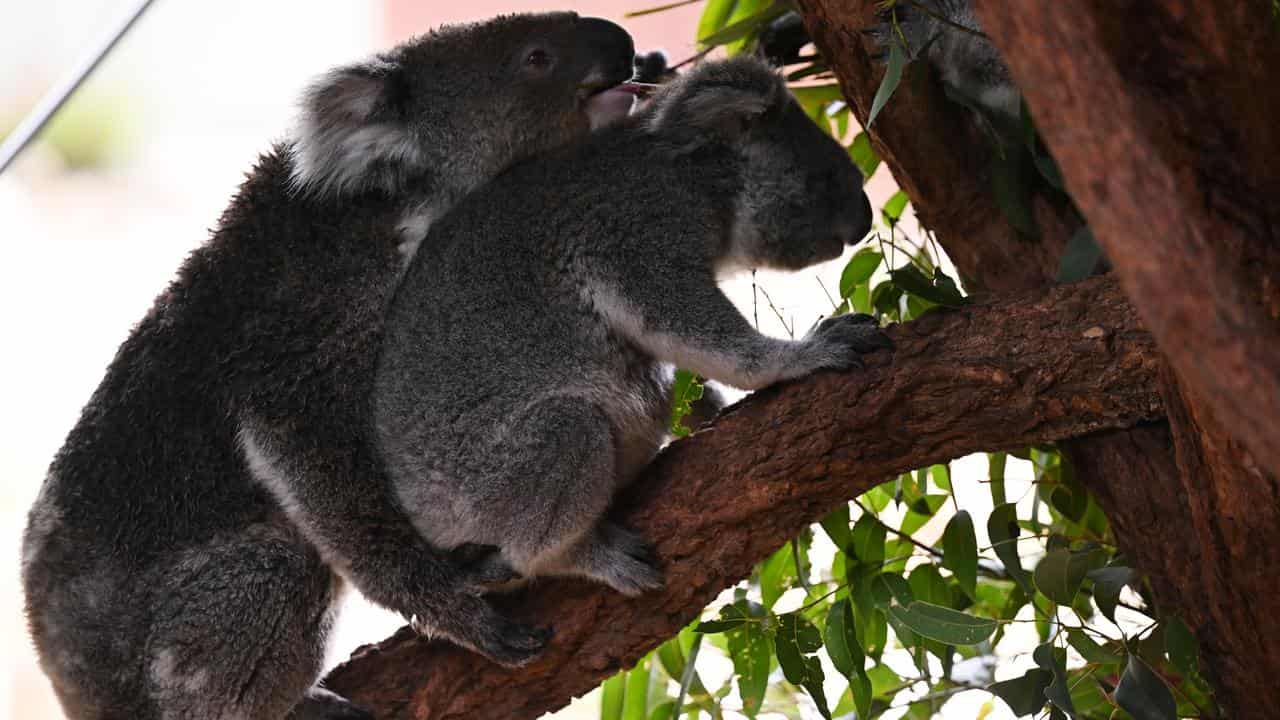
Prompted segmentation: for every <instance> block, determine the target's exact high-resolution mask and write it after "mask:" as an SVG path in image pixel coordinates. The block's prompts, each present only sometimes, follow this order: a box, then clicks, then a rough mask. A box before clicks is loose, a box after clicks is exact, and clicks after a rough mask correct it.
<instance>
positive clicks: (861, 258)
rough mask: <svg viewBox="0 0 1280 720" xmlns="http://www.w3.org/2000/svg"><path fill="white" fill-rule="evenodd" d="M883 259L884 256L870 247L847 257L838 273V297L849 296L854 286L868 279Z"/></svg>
mask: <svg viewBox="0 0 1280 720" xmlns="http://www.w3.org/2000/svg"><path fill="white" fill-rule="evenodd" d="M883 261H884V256H883V255H881V254H880V251H878V250H873V249H871V248H864V249H862V250H859V251H858V252H857V253H855V254H854V256H853V257H851V258H849V262H848V263H847V264H846V265H845V266H844V272H842V273H840V297H842V298H847V297H849V296H850V295H852V294H853V290H854V288H855V287H857V286H858V285H861V284H863V283H866V282H867V281H868V280H870V279H871V276H872V274H874V273H875V271H876V268H878V267H880V263H882V262H883Z"/></svg>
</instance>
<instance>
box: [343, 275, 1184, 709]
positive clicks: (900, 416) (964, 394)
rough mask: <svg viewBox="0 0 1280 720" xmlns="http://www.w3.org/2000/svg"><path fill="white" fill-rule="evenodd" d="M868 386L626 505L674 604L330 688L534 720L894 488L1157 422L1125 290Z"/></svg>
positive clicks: (1030, 314)
mask: <svg viewBox="0 0 1280 720" xmlns="http://www.w3.org/2000/svg"><path fill="white" fill-rule="evenodd" d="M889 332H890V334H891V336H892V338H893V340H894V343H895V347H894V350H893V351H892V352H881V353H877V354H875V355H872V356H870V357H868V358H867V367H866V368H865V369H863V370H860V371H853V372H850V373H845V374H838V373H821V374H818V375H815V376H813V377H810V378H807V379H805V380H803V381H800V382H796V383H792V384H788V385H785V386H780V387H775V388H772V389H769V390H765V391H762V392H759V393H755V394H754V395H752V396H750V397H749V398H747V399H746V400H745V401H744V402H742V403H740V404H738V405H736V406H734V407H733V408H731V409H729V410H728V411H727V412H726V413H725V414H724V415H722V416H721V417H720V418H719V419H718V420H717V422H716V423H715V424H714V425H713V426H711V427H709V428H707V429H704V430H702V431H701V432H698V433H696V434H695V435H693V436H692V437H691V438H688V439H685V440H682V441H679V442H676V443H674V444H673V445H671V446H670V447H669V448H668V449H667V450H666V451H665V452H664V453H663V454H662V455H661V456H660V457H659V458H658V460H657V461H656V462H655V463H654V464H653V465H652V466H651V467H650V468H649V469H648V471H647V472H646V473H645V475H644V476H643V477H642V478H641V479H640V480H639V481H638V482H637V484H636V485H635V486H634V489H633V490H632V491H631V492H630V493H628V494H627V495H626V496H624V497H623V498H621V499H620V501H619V503H618V506H619V514H620V520H621V521H622V522H624V523H625V524H627V525H629V526H631V527H634V528H636V529H637V530H639V531H641V532H642V533H643V534H644V535H645V536H647V537H648V538H650V539H651V540H653V541H654V543H655V545H656V548H657V551H658V555H659V557H660V558H661V562H662V564H663V568H664V572H665V575H666V581H667V584H666V589H665V590H663V591H661V592H658V593H653V594H650V595H647V596H644V597H641V598H636V599H628V598H625V597H622V596H620V595H618V594H616V593H613V592H612V591H610V590H608V589H605V588H602V587H599V586H595V585H591V584H588V583H585V582H580V581H567V580H566V581H551V582H546V583H540V584H538V585H536V586H534V587H533V588H530V589H528V590H527V591H525V592H524V593H522V594H521V595H519V596H517V597H513V598H508V599H506V600H507V601H506V602H505V603H504V604H505V605H506V606H507V607H508V608H509V609H510V610H511V611H512V612H513V614H515V615H516V616H518V617H520V618H522V619H525V620H529V621H531V622H535V623H539V624H549V625H552V626H553V627H554V629H555V638H554V640H553V642H552V644H551V646H550V647H549V649H548V650H547V652H546V655H545V656H544V657H543V658H541V659H540V660H539V661H537V662H535V663H534V664H532V665H530V666H528V667H525V668H522V669H520V670H516V671H508V670H504V669H501V668H499V667H497V666H494V665H492V664H489V663H487V662H486V661H484V660H483V659H481V658H479V657H478V656H476V655H473V654H471V653H468V652H466V651H463V650H460V649H458V648H455V647H451V646H449V645H446V644H443V643H430V642H427V641H425V640H421V639H418V638H416V637H414V636H413V635H412V634H411V633H410V632H408V631H406V630H402V631H401V632H400V633H398V634H397V635H395V636H393V637H392V638H390V639H388V640H386V641H384V642H383V643H381V644H379V645H378V646H375V647H371V648H365V649H363V650H361V651H358V652H357V654H356V655H355V656H354V657H353V659H352V660H351V661H350V662H349V663H347V664H346V665H344V666H341V667H339V668H337V669H336V670H335V671H334V672H333V673H332V674H331V675H330V677H329V678H328V680H327V682H328V684H329V686H330V687H332V688H333V689H335V690H337V691H338V692H341V693H344V694H346V695H348V696H350V697H352V698H353V699H355V700H357V701H359V702H362V703H365V704H366V705H368V706H370V707H371V708H372V709H374V710H375V712H376V713H377V714H378V717H382V718H420V719H421V718H430V719H431V720H440V719H443V718H468V719H469V720H483V719H484V718H504V719H511V718H536V717H538V716H539V715H541V714H542V713H544V712H547V711H550V710H554V709H556V708H558V707H561V706H563V705H564V704H566V703H567V702H568V701H569V699H570V698H572V697H573V696H576V695H580V694H582V693H584V692H586V691H588V690H590V689H591V688H592V687H594V686H596V685H597V684H598V683H599V682H600V681H601V680H602V679H604V678H606V677H608V676H609V675H611V674H613V673H614V672H616V671H618V670H619V669H621V668H624V667H626V666H628V665H630V664H632V663H634V662H635V661H636V660H638V659H639V658H640V657H641V656H642V655H643V654H644V653H645V652H647V651H649V650H650V649H652V648H654V647H656V646H657V645H658V644H660V643H661V642H662V641H663V640H665V639H666V638H668V637H670V636H671V635H673V634H674V633H675V632H676V631H678V630H679V629H680V628H681V627H683V626H684V625H685V624H687V623H688V622H689V621H690V620H691V619H692V618H693V617H695V616H696V615H697V614H698V612H699V611H700V610H701V609H702V608H703V607H704V606H705V605H706V604H707V603H708V602H710V601H711V600H712V599H713V598H714V597H715V596H716V594H717V593H718V592H720V590H721V589H722V588H724V587H727V586H729V585H731V584H733V583H734V582H736V581H738V580H740V579H742V578H743V577H746V576H747V575H748V574H749V573H750V571H751V568H752V567H753V565H755V563H757V562H758V561H759V560H761V559H762V558H764V557H765V556H766V555H767V554H768V553H770V552H771V551H773V550H774V549H776V548H777V547H778V546H780V545H782V544H783V543H785V542H786V541H787V540H789V539H790V538H792V537H794V536H795V535H796V534H798V533H799V532H800V531H801V530H802V529H804V528H805V527H807V526H808V525H809V524H810V523H812V522H814V521H816V520H818V519H820V518H821V517H822V516H824V515H825V514H826V513H827V512H829V511H830V510H831V509H832V508H833V507H835V506H836V505H837V504H838V503H840V502H843V501H846V500H848V499H849V498H852V497H855V496H857V495H859V494H861V493H862V492H864V491H866V490H868V489H870V488H871V487H873V486H874V485H876V484H878V483H880V482H882V481H884V480H885V479H886V478H888V477H890V476H892V475H893V474H895V473H899V472H902V471H905V470H908V469H911V468H915V467H921V466H925V465H929V464H932V463H937V462H943V461H946V460H949V459H953V458H956V457H960V456H962V455H966V454H969V453H972V452H977V451H984V450H998V449H1007V448H1015V447H1025V446H1026V445H1027V444H1029V443H1037V442H1045V441H1051V440H1058V439H1061V438H1064V437H1073V436H1077V435H1081V434H1085V433H1090V432H1095V431H1099V430H1105V429H1109V428H1116V427H1128V426H1131V425H1134V424H1135V423H1138V422H1141V421H1144V420H1149V419H1153V418H1158V417H1160V416H1161V414H1162V412H1163V410H1162V408H1161V406H1160V401H1159V396H1158V393H1157V392H1156V382H1157V379H1158V378H1157V375H1158V372H1159V366H1160V362H1159V360H1158V358H1157V356H1156V354H1155V353H1154V350H1153V345H1152V344H1151V341H1150V339H1149V336H1148V335H1147V334H1146V332H1145V331H1143V330H1141V329H1140V327H1139V325H1138V323H1137V322H1136V315H1135V314H1134V313H1133V311H1132V310H1131V308H1130V307H1129V305H1128V303H1127V302H1125V301H1124V299H1123V297H1122V295H1121V294H1120V292H1119V291H1118V288H1117V287H1116V285H1115V283H1114V282H1112V281H1110V280H1107V279H1100V280H1093V281H1089V282H1086V283H1080V284H1078V285H1072V286H1066V287H1060V288H1055V289H1053V290H1051V291H1049V292H1047V293H1030V294H1016V295H1013V296H1011V297H1008V298H1002V299H1001V300H1000V301H999V302H994V301H989V300H988V301H982V300H980V301H978V302H975V303H973V304H972V305H969V306H966V307H965V308H963V309H960V310H955V311H941V312H934V313H931V314H929V315H926V316H925V317H923V318H920V319H919V320H917V321H915V322H912V323H908V324H905V325H900V326H895V327H893V328H891V329H890V331H889Z"/></svg>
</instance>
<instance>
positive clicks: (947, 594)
mask: <svg viewBox="0 0 1280 720" xmlns="http://www.w3.org/2000/svg"><path fill="white" fill-rule="evenodd" d="M907 584H908V585H909V586H910V587H911V595H912V597H914V598H915V599H916V600H923V601H924V602H927V603H933V604H934V605H946V604H948V603H950V602H951V590H950V588H948V587H947V581H946V580H944V579H943V577H942V573H940V572H938V568H936V567H934V566H933V565H927V564H926V565H920V566H917V567H916V568H915V569H914V570H912V571H911V575H909V576H908V577H907Z"/></svg>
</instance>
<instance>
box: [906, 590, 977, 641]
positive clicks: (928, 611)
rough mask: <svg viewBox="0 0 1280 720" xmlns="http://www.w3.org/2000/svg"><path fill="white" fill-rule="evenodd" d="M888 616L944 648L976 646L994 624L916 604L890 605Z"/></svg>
mask: <svg viewBox="0 0 1280 720" xmlns="http://www.w3.org/2000/svg"><path fill="white" fill-rule="evenodd" d="M889 614H890V615H891V616H892V617H893V618H894V619H895V620H897V621H898V622H900V623H902V624H903V625H905V626H907V627H909V628H911V631H912V632H915V633H917V634H919V635H921V636H923V637H927V638H929V639H931V640H937V641H938V642H940V643H944V644H947V645H977V644H978V643H980V642H982V641H983V640H986V639H987V638H989V637H991V634H992V633H994V632H995V631H996V624H997V623H996V621H995V620H991V619H990V618H980V617H975V616H973V615H969V614H967V613H962V612H960V611H959V610H952V609H951V608H949V607H943V606H941V605H934V604H932V603H926V602H920V601H918V600H917V601H916V602H913V603H911V604H910V605H908V606H906V607H902V606H901V605H893V606H890V608H889Z"/></svg>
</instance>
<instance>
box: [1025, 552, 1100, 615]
mask: <svg viewBox="0 0 1280 720" xmlns="http://www.w3.org/2000/svg"><path fill="white" fill-rule="evenodd" d="M1089 562H1090V559H1089V556H1088V554H1087V553H1074V552H1071V551H1070V550H1052V551H1050V552H1049V553H1048V554H1047V555H1045V556H1044V558H1043V559H1041V560H1040V563H1039V564H1038V565H1036V570H1035V583H1036V589H1038V590H1039V591H1040V592H1041V593H1043V594H1044V596H1045V597H1047V598H1049V599H1050V600H1052V601H1054V602H1056V603H1058V604H1059V605H1067V606H1070V605H1071V601H1072V600H1074V599H1075V596H1076V592H1078V591H1079V590H1080V583H1081V582H1083V581H1084V577H1085V573H1087V572H1088V571H1089Z"/></svg>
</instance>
